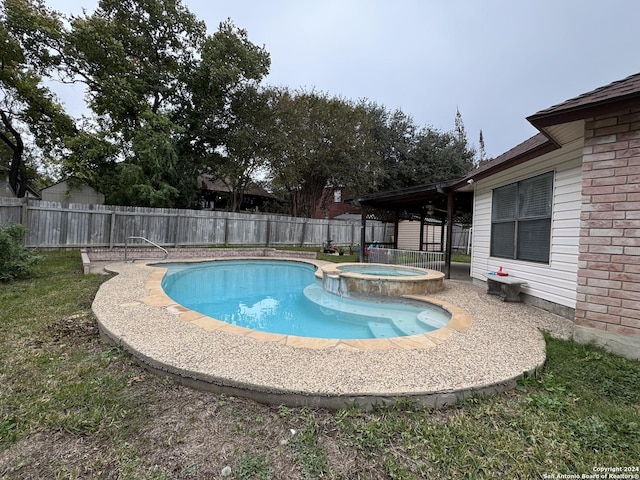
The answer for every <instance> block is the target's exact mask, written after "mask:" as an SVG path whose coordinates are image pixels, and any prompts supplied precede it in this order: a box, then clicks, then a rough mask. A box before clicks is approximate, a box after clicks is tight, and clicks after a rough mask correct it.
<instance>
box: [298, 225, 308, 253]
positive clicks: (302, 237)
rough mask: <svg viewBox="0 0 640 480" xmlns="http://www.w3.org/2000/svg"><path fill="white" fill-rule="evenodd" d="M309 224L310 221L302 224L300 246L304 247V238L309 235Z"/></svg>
mask: <svg viewBox="0 0 640 480" xmlns="http://www.w3.org/2000/svg"><path fill="white" fill-rule="evenodd" d="M307 223H308V220H303V222H302V233H301V234H300V237H301V238H300V246H301V247H304V237H305V236H306V235H307Z"/></svg>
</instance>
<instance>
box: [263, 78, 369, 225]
mask: <svg viewBox="0 0 640 480" xmlns="http://www.w3.org/2000/svg"><path fill="white" fill-rule="evenodd" d="M274 108H275V109H276V110H277V113H276V115H275V120H274V122H273V123H274V125H275V126H277V130H278V132H279V133H277V132H276V133H274V136H275V140H274V149H273V151H272V154H271V157H270V158H271V160H270V173H271V175H272V183H273V185H274V187H275V188H276V189H279V190H283V191H285V192H286V194H287V196H288V198H289V201H290V203H291V213H292V214H293V215H294V216H306V217H312V216H313V215H314V214H315V211H316V208H317V207H318V206H319V204H320V201H321V199H322V198H323V193H324V190H325V188H349V189H351V190H352V191H353V192H354V193H359V192H362V191H364V190H366V189H367V188H370V187H371V184H372V183H374V180H373V178H374V177H375V175H376V174H378V172H379V169H378V158H377V156H376V153H375V142H374V140H373V137H372V135H371V130H372V126H373V123H372V122H371V117H370V116H369V115H368V111H367V109H366V108H365V106H364V105H362V104H361V105H358V104H354V103H353V102H349V101H347V100H344V99H342V98H336V97H329V96H327V95H326V94H321V93H317V92H313V91H312V92H297V93H291V92H289V91H288V90H286V89H285V90H283V91H281V92H280V95H279V98H278V100H277V101H276V102H275V104H274Z"/></svg>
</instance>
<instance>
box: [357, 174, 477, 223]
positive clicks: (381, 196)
mask: <svg viewBox="0 0 640 480" xmlns="http://www.w3.org/2000/svg"><path fill="white" fill-rule="evenodd" d="M454 183H457V182H455V181H449V182H438V183H428V184H422V185H415V186H413V187H407V188H401V189H398V190H389V191H385V192H378V193H372V194H369V195H363V196H360V197H357V198H354V199H352V201H353V203H356V204H358V205H362V206H366V207H371V208H376V209H380V210H391V211H395V212H399V213H400V217H403V216H404V217H407V218H410V217H412V216H413V214H417V215H421V214H424V213H427V212H429V213H430V216H434V217H439V218H445V217H446V216H447V199H448V192H449V190H450V189H451V185H453V184H454ZM454 203H455V205H456V209H460V210H463V211H464V212H471V208H472V207H471V203H472V193H471V192H457V193H456V194H455V199H454Z"/></svg>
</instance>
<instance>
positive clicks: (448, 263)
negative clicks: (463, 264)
mask: <svg viewBox="0 0 640 480" xmlns="http://www.w3.org/2000/svg"><path fill="white" fill-rule="evenodd" d="M453 212H454V209H453V190H448V191H447V247H446V253H445V260H444V278H446V279H447V280H448V279H450V278H451V245H452V244H453V240H452V238H451V237H452V236H453Z"/></svg>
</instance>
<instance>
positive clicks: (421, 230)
mask: <svg viewBox="0 0 640 480" xmlns="http://www.w3.org/2000/svg"><path fill="white" fill-rule="evenodd" d="M425 218H426V217H425V214H424V213H420V244H419V245H420V246H419V247H418V250H419V251H421V252H422V251H423V250H424V220H425Z"/></svg>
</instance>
